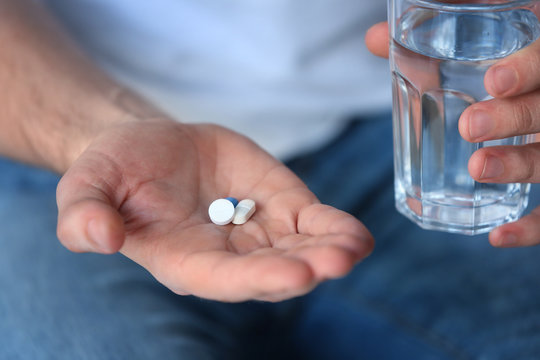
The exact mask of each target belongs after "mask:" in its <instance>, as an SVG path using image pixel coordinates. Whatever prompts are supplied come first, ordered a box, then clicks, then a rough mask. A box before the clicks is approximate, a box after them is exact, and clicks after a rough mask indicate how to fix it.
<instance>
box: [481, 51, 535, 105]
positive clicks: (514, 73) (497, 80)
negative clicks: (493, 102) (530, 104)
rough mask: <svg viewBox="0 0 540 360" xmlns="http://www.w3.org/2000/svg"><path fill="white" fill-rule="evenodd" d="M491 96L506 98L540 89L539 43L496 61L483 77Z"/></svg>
mask: <svg viewBox="0 0 540 360" xmlns="http://www.w3.org/2000/svg"><path fill="white" fill-rule="evenodd" d="M484 85H485V87H486V90H487V91H488V92H489V94H490V95H491V96H494V97H508V96H515V95H518V94H524V93H527V92H530V91H532V90H534V89H538V88H539V87H540V41H535V42H534V43H533V44H531V45H530V46H528V47H526V48H524V49H522V50H520V51H518V52H516V53H514V54H512V55H510V56H508V57H506V58H504V59H502V60H500V61H498V62H497V63H496V64H495V65H493V66H492V67H491V68H490V69H489V70H488V71H487V72H486V75H485V77H484Z"/></svg>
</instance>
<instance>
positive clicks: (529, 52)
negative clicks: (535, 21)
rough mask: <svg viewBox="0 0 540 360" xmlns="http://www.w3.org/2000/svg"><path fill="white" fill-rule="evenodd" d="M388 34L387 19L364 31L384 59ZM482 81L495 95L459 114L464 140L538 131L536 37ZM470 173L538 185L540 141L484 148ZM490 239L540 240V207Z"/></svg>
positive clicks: (504, 242)
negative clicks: (532, 42)
mask: <svg viewBox="0 0 540 360" xmlns="http://www.w3.org/2000/svg"><path fill="white" fill-rule="evenodd" d="M388 36H389V35H388V24H387V23H379V24H377V25H374V26H373V27H372V28H371V29H370V30H369V31H368V32H367V34H366V45H367V46H368V48H369V50H370V51H371V52H372V53H373V54H375V55H378V56H381V57H388V44H389V39H388ZM484 83H485V87H486V90H487V91H488V92H489V94H490V95H491V96H493V97H494V98H495V99H492V100H489V101H482V102H478V103H476V104H474V105H472V106H470V107H468V108H467V109H466V110H465V111H464V112H463V114H462V115H461V118H460V121H459V131H460V133H461V136H462V137H463V138H464V139H465V140H467V141H470V142H482V141H487V140H494V139H502V138H506V137H511V136H516V135H527V134H536V133H538V132H540V41H536V42H535V43H534V44H532V45H530V46H529V47H527V48H525V49H523V50H521V51H519V52H517V53H515V54H512V55H511V56H508V57H507V58H504V59H502V60H500V61H498V62H497V63H496V64H495V65H493V66H492V67H491V68H490V69H489V70H488V72H487V73H486V76H485V78H484ZM469 173H470V174H471V176H472V177H473V178H474V179H475V180H476V181H478V182H487V183H511V182H521V183H540V143H538V142H536V143H533V144H529V145H524V146H491V147H485V148H482V149H480V150H478V151H476V152H475V153H474V154H473V155H472V157H471V159H470V160H469ZM489 240H490V242H491V244H492V245H494V246H501V247H514V246H529V245H538V244H540V207H538V208H536V209H534V210H533V211H532V212H531V213H530V214H528V215H526V216H524V217H523V218H521V219H520V220H518V221H516V222H514V223H510V224H505V225H502V226H500V227H498V228H496V229H495V230H493V231H492V232H491V233H490V235H489Z"/></svg>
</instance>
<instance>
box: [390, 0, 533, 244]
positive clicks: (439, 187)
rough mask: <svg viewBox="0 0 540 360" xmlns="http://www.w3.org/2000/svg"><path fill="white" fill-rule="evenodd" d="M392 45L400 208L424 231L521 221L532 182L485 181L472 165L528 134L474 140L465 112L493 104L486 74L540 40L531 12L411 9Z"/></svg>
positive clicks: (481, 228)
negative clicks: (467, 132) (463, 128)
mask: <svg viewBox="0 0 540 360" xmlns="http://www.w3.org/2000/svg"><path fill="white" fill-rule="evenodd" d="M396 21H398V22H399V23H398V24H397V25H396V27H397V31H396V33H395V35H394V40H393V42H392V44H391V67H392V75H393V92H394V106H393V108H394V148H395V171H396V204H397V208H398V210H399V211H400V212H402V213H403V214H404V215H406V216H408V217H409V218H410V219H412V220H413V221H415V222H417V223H418V224H419V225H420V226H422V227H424V228H430V229H437V230H443V231H450V232H459V233H464V234H471V235H472V234H478V233H482V232H486V231H489V230H491V229H492V228H493V227H495V226H498V225H500V224H503V223H505V222H509V221H514V220H516V219H517V218H519V217H520V216H521V214H522V212H523V210H524V209H525V207H526V206H527V195H528V191H529V185H527V184H481V183H477V182H475V181H474V180H473V179H472V178H471V176H470V175H469V172H468V169H467V164H468V160H469V158H470V156H471V155H472V153H473V152H474V151H476V150H477V149H479V148H480V147H483V146H493V145H519V144H524V143H526V142H528V141H529V140H530V137H514V138H509V139H504V140H497V141H490V142H484V143H481V144H472V143H468V142H466V141H465V140H463V138H462V137H461V136H460V134H459V131H458V120H459V117H460V115H461V113H462V112H463V111H464V110H465V109H466V108H467V107H468V106H469V105H471V104H474V103H475V102H478V101H482V100H487V99H489V98H490V97H489V95H488V93H487V92H486V90H485V88H484V75H485V73H486V71H487V69H488V68H489V67H490V66H491V65H492V64H494V63H495V62H496V61H497V60H498V59H500V58H503V57H505V56H507V55H510V54H512V53H514V52H515V51H517V50H520V49H522V48H523V47H525V46H527V45H529V44H531V43H532V42H533V41H535V40H536V39H537V38H538V37H539V35H540V24H539V22H538V19H537V17H536V16H535V15H534V14H533V13H532V12H530V11H529V10H526V9H516V10H512V11H503V12H496V13H478V12H475V13H466V12H464V13H450V12H436V11H435V10H432V9H422V8H411V9H409V10H408V11H407V12H406V13H405V14H404V15H403V16H402V17H401V19H399V20H396Z"/></svg>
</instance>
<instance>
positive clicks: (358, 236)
mask: <svg viewBox="0 0 540 360" xmlns="http://www.w3.org/2000/svg"><path fill="white" fill-rule="evenodd" d="M297 228H298V232H299V233H300V234H305V235H312V236H318V235H329V234H334V235H349V236H348V237H339V236H336V237H333V238H325V237H322V236H321V237H318V238H316V239H319V240H324V241H328V239H333V240H334V241H336V242H338V241H341V242H343V241H345V240H344V239H346V241H347V242H348V243H347V247H348V248H349V249H350V250H351V251H353V252H354V253H356V254H357V255H358V256H359V258H364V257H366V256H368V255H369V254H370V253H371V251H372V250H373V246H374V241H373V237H372V235H371V234H370V232H369V231H368V230H367V229H366V227H365V226H364V225H363V224H362V223H361V222H360V221H358V220H357V219H356V218H355V217H353V216H352V215H350V214H348V213H346V212H344V211H341V210H338V209H336V208H333V207H331V206H328V205H323V204H313V205H310V206H307V207H304V208H302V210H300V212H299V214H298V225H297ZM312 241H316V240H312ZM335 245H341V244H337V243H336V244H335Z"/></svg>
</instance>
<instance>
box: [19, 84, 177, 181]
mask: <svg viewBox="0 0 540 360" xmlns="http://www.w3.org/2000/svg"><path fill="white" fill-rule="evenodd" d="M101 90H102V91H100V92H93V93H94V94H96V93H99V94H100V95H97V96H95V97H94V98H88V97H86V98H85V99H84V101H77V98H74V99H73V102H72V103H75V104H79V105H78V106H76V107H71V108H69V109H62V110H59V111H58V113H56V114H54V116H55V117H57V119H53V121H44V122H42V123H44V124H55V126H54V128H53V129H50V128H49V126H47V129H46V130H45V129H41V131H36V129H35V128H32V129H28V128H27V129H23V131H24V130H26V131H25V133H26V138H27V139H29V141H30V142H31V144H30V148H31V149H33V152H34V154H33V156H32V158H34V159H37V161H36V162H37V163H38V164H39V165H41V166H44V167H47V168H49V169H52V170H54V171H56V172H58V173H60V174H62V173H64V172H65V171H66V170H67V169H68V168H69V167H70V166H71V164H72V163H73V162H74V161H75V160H76V159H77V158H78V157H79V156H80V155H81V154H82V152H84V150H85V149H86V148H87V147H88V146H89V145H90V144H91V143H92V141H93V140H94V139H95V138H96V137H97V136H99V135H100V134H102V133H103V132H105V131H107V130H108V129H110V128H112V127H116V126H118V125H121V124H123V123H129V122H138V121H149V120H151V119H158V118H166V115H164V114H163V113H162V112H160V111H159V110H157V109H156V108H155V107H154V106H152V105H151V104H150V103H148V102H147V101H145V100H144V99H142V98H141V97H140V96H138V95H136V94H135V93H133V92H131V91H130V90H128V89H126V88H124V87H120V86H117V85H112V86H110V88H109V89H107V90H105V89H101ZM88 94H89V93H86V95H88ZM43 131H45V132H46V133H45V134H44V133H43Z"/></svg>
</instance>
